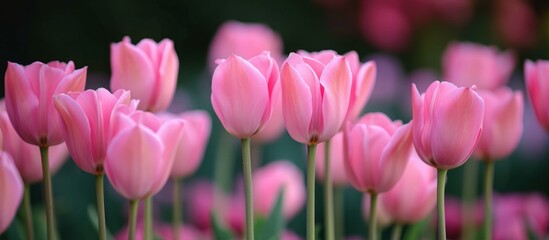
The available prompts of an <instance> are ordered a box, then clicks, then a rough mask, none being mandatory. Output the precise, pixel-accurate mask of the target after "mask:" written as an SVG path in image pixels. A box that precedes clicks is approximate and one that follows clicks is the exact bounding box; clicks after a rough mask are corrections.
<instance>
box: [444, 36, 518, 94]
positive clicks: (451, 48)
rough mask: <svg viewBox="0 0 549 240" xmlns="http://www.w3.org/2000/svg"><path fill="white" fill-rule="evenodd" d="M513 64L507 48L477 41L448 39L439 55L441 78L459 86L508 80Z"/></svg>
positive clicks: (490, 86)
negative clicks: (503, 49) (500, 50)
mask: <svg viewBox="0 0 549 240" xmlns="http://www.w3.org/2000/svg"><path fill="white" fill-rule="evenodd" d="M514 67H515V56H514V55H513V53H511V52H510V51H505V52H499V51H498V50H497V49H496V48H495V47H492V46H484V45H480V44H476V43H468V42H465V43H457V42H455V43H451V44H450V45H448V47H447V48H446V50H445V51H444V54H443V57H442V72H443V76H444V80H446V81H449V82H452V83H454V84H456V85H457V86H459V87H470V86H472V85H476V86H477V87H478V88H479V89H487V90H493V89H496V88H499V87H501V86H504V85H505V84H506V83H507V81H508V80H509V77H510V76H511V73H512V72H513V68H514Z"/></svg>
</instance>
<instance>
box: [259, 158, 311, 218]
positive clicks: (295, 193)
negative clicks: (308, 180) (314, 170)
mask: <svg viewBox="0 0 549 240" xmlns="http://www.w3.org/2000/svg"><path fill="white" fill-rule="evenodd" d="M253 179H254V181H253V193H254V196H253V199H254V211H255V213H257V214H260V215H262V216H269V215H270V213H271V210H272V208H273V207H274V205H275V203H276V198H277V196H278V193H279V191H282V192H283V194H284V198H283V203H282V214H283V216H284V217H285V218H286V219H291V218H292V217H293V216H295V215H296V214H297V213H298V212H299V210H301V208H302V207H303V205H304V204H305V184H304V179H303V174H302V173H301V171H300V170H299V169H298V168H297V167H296V166H295V165H294V164H293V163H291V162H289V161H286V160H279V161H276V162H272V163H269V164H268V165H266V166H264V167H261V168H259V169H257V170H255V171H254V173H253Z"/></svg>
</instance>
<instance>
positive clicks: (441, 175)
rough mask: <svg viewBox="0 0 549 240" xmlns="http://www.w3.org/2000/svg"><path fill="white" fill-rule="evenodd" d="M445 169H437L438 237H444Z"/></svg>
mask: <svg viewBox="0 0 549 240" xmlns="http://www.w3.org/2000/svg"><path fill="white" fill-rule="evenodd" d="M447 172H448V170H446V169H438V170H437V175H438V176H437V206H438V236H439V237H438V239H446V223H445V222H446V218H445V216H444V187H445V185H446V173H447Z"/></svg>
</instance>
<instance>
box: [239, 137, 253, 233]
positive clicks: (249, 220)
mask: <svg viewBox="0 0 549 240" xmlns="http://www.w3.org/2000/svg"><path fill="white" fill-rule="evenodd" d="M250 158H251V156H250V139H249V138H244V139H242V165H243V170H244V189H245V192H246V239H247V240H253V239H254V212H253V195H252V161H251V159H250Z"/></svg>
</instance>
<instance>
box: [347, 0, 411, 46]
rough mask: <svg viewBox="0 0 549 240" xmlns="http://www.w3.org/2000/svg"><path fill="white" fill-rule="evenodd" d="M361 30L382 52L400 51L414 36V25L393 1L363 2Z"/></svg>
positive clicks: (360, 21)
mask: <svg viewBox="0 0 549 240" xmlns="http://www.w3.org/2000/svg"><path fill="white" fill-rule="evenodd" d="M362 3H363V4H361V5H362V6H360V10H359V23H358V24H359V30H360V32H361V33H362V35H363V36H364V38H366V39H367V40H368V41H369V42H370V43H371V44H372V45H374V46H375V47H377V48H380V49H381V50H388V51H400V50H402V49H403V48H405V47H406V45H408V42H409V41H410V37H411V36H412V30H413V29H412V24H411V21H410V20H409V19H408V17H407V16H406V13H405V12H404V11H403V9H402V8H401V7H399V6H398V4H394V3H391V1H362Z"/></svg>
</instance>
